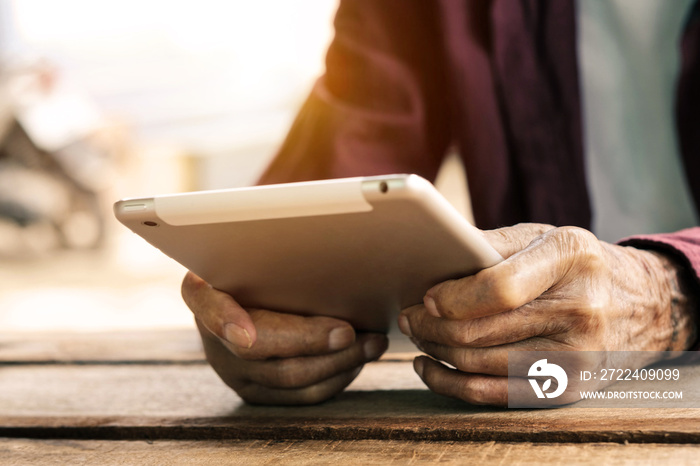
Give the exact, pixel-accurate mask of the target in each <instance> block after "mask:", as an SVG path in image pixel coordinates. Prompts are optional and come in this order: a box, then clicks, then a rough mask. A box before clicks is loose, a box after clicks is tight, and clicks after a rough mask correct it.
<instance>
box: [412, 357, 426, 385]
mask: <svg viewBox="0 0 700 466" xmlns="http://www.w3.org/2000/svg"><path fill="white" fill-rule="evenodd" d="M424 369H425V361H423V358H416V359H414V360H413V370H414V371H416V374H418V377H420V378H421V380H422V379H423V370H424Z"/></svg>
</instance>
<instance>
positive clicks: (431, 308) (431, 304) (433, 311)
mask: <svg viewBox="0 0 700 466" xmlns="http://www.w3.org/2000/svg"><path fill="white" fill-rule="evenodd" d="M423 305H424V306H425V308H426V309H427V310H428V314H430V315H431V316H434V317H440V313H439V312H438V310H437V306H436V305H435V300H434V299H433V298H431V297H430V296H425V297H424V298H423Z"/></svg>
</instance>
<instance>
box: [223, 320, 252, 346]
mask: <svg viewBox="0 0 700 466" xmlns="http://www.w3.org/2000/svg"><path fill="white" fill-rule="evenodd" d="M224 337H225V338H226V340H228V341H229V342H231V343H233V344H234V345H236V346H240V347H241V348H248V349H250V347H251V346H253V340H252V339H251V338H250V334H249V333H248V330H246V329H244V328H243V327H241V326H239V325H236V324H232V323H228V324H226V325H224Z"/></svg>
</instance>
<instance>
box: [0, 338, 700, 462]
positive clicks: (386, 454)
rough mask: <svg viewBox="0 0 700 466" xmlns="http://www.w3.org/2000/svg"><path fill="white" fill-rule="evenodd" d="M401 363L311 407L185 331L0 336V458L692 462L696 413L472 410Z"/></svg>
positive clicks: (394, 356) (376, 369)
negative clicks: (262, 386) (222, 360)
mask: <svg viewBox="0 0 700 466" xmlns="http://www.w3.org/2000/svg"><path fill="white" fill-rule="evenodd" d="M401 349H402V348H399V350H401ZM411 359H412V355H411V354H406V353H405V352H401V351H399V352H393V353H390V354H388V355H386V356H385V357H384V358H383V359H381V360H380V361H378V362H376V363H372V364H369V365H368V366H367V367H366V368H365V369H364V370H363V372H362V373H361V374H360V376H359V377H358V379H357V380H356V381H355V382H353V384H352V385H351V386H350V387H349V388H348V390H346V391H345V392H344V393H342V394H341V395H339V396H338V397H336V398H335V399H333V400H331V401H328V402H326V403H323V404H321V405H317V406H309V407H289V408H284V407H259V406H250V405H246V404H245V403H243V402H242V401H241V400H240V399H239V398H238V397H237V396H236V394H235V393H234V392H232V391H231V390H229V389H228V388H227V387H226V386H225V385H224V384H223V383H222V382H221V381H220V380H219V378H218V377H217V376H216V375H215V374H214V372H213V371H212V370H211V369H210V368H209V366H208V365H207V364H206V362H205V361H204V359H203V356H202V352H201V348H200V346H199V341H198V338H197V335H196V334H195V332H194V330H193V329H183V330H175V331H157V332H132V333H106V334H99V333H98V334H54V333H51V334H35V333H33V334H0V464H43V463H45V464H120V463H129V464H142V463H148V464H151V463H156V464H183V463H186V464H245V465H250V464H276V463H283V464H328V463H338V464H386V463H397V464H405V463H410V464H418V463H433V462H440V463H446V464H464V463H466V462H470V463H474V464H590V463H599V464H600V463H603V464H606V463H615V464H638V463H648V464H664V463H667V464H674V465H677V464H700V446H698V443H699V442H700V409H685V410H679V409H629V408H628V409H618V410H610V409H560V410H507V409H495V408H484V407H474V406H469V405H467V404H465V403H462V402H459V401H456V400H451V399H448V398H444V397H441V396H439V395H435V394H433V393H432V392H430V391H428V390H426V389H425V387H424V385H423V384H422V382H421V381H420V379H419V378H418V377H417V376H416V375H415V374H414V373H413V370H412V367H411V362H410V361H411Z"/></svg>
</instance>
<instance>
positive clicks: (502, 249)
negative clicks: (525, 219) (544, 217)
mask: <svg viewBox="0 0 700 466" xmlns="http://www.w3.org/2000/svg"><path fill="white" fill-rule="evenodd" d="M552 229H554V226H552V225H545V224H542V223H519V224H517V225H513V226H510V227H503V228H497V229H495V230H484V232H483V233H484V237H485V238H486V240H487V241H488V242H489V244H491V246H493V248H494V249H495V250H496V251H498V252H499V253H500V254H501V256H503V257H504V258H508V257H510V256H512V255H513V254H515V253H516V252H518V251H522V250H523V249H525V248H526V247H527V246H528V245H529V244H530V243H531V242H532V240H534V239H535V238H537V237H538V236H540V235H542V234H544V233H546V232H548V231H549V230H552Z"/></svg>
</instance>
